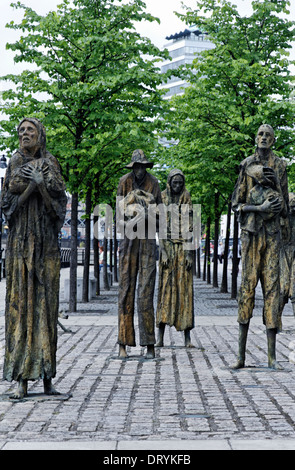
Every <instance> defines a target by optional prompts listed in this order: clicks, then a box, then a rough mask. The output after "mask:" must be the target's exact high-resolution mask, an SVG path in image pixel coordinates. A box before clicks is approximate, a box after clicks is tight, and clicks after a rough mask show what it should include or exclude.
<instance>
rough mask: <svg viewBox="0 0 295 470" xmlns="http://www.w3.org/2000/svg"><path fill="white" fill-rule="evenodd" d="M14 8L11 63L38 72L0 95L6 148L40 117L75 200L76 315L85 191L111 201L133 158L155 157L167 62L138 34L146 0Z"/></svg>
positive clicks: (1, 139)
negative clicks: (22, 123) (19, 13)
mask: <svg viewBox="0 0 295 470" xmlns="http://www.w3.org/2000/svg"><path fill="white" fill-rule="evenodd" d="M72 4H73V6H71V5H72ZM13 6H14V7H15V8H19V9H23V11H24V18H23V20H22V21H21V23H20V24H15V23H14V22H13V21H11V22H10V23H9V24H8V27H9V28H11V29H14V30H17V31H19V32H20V33H22V35H21V37H20V39H19V40H18V41H16V42H15V43H14V44H8V45H7V47H8V48H9V49H11V50H13V51H15V53H16V55H15V59H14V60H15V62H25V63H30V64H33V66H34V67H33V70H25V71H24V72H23V73H21V74H20V75H17V76H16V75H8V76H6V77H2V78H3V79H5V80H8V81H10V82H12V83H13V85H14V86H13V88H11V89H9V90H7V91H5V92H3V94H2V105H1V108H0V109H1V111H2V113H4V114H5V115H7V119H3V120H2V121H1V130H2V133H1V136H0V146H1V147H2V148H8V149H10V150H13V149H14V148H15V147H16V132H15V128H16V125H17V123H18V122H19V120H20V118H22V117H24V116H27V115H35V116H37V117H39V118H40V119H41V120H42V121H43V122H44V124H45V126H46V128H47V130H48V142H49V145H48V147H49V150H50V151H51V152H52V153H53V154H54V155H56V156H57V157H58V158H59V161H60V163H61V164H62V168H63V174H64V176H65V179H66V181H67V185H68V189H69V191H70V192H71V193H72V257H71V258H72V265H71V296H70V297H71V302H70V308H71V310H75V309H76V300H75V299H76V287H75V286H76V282H75V280H76V270H77V267H76V265H75V259H76V250H77V247H76V239H77V205H78V200H79V199H81V198H83V197H84V196H85V195H86V193H87V191H89V188H90V190H91V203H92V206H93V205H94V204H97V203H98V202H99V201H98V200H97V195H98V193H99V194H100V195H102V194H103V193H104V195H105V197H106V198H107V197H109V196H110V194H113V192H114V187H115V183H116V182H117V180H118V177H119V176H120V171H122V167H124V163H125V162H126V160H127V159H128V160H129V158H130V154H131V151H132V150H133V149H134V148H136V147H138V146H141V147H143V148H144V149H145V151H146V152H147V153H149V152H150V151H152V149H153V148H154V146H155V144H156V139H155V136H154V134H153V131H154V126H155V124H154V118H156V117H157V116H158V115H159V113H162V112H163V111H164V109H165V104H164V103H163V100H162V96H161V92H160V91H159V90H158V89H157V86H158V85H159V84H160V82H161V80H162V77H161V75H160V73H159V69H158V64H157V62H158V61H159V60H161V59H163V58H164V57H165V58H167V55H168V53H167V51H164V52H161V51H160V50H159V49H158V48H156V47H155V46H154V45H153V44H152V43H151V41H150V40H149V39H147V38H143V37H141V36H140V34H139V33H137V32H136V31H135V26H134V23H135V22H140V21H142V20H146V21H150V22H153V21H155V20H156V18H154V17H153V16H152V15H150V14H148V13H146V12H145V3H144V2H143V1H141V0H132V1H130V2H129V3H126V2H124V3H123V2H122V0H118V1H115V0H74V1H73V2H70V1H69V0H63V2H62V3H61V5H59V6H58V7H57V11H52V12H50V13H48V14H47V15H45V16H41V15H39V14H37V13H36V12H35V11H34V10H32V9H31V8H28V7H26V6H25V5H22V4H21V3H20V2H18V3H16V4H13ZM157 21H158V20H157ZM101 182H104V183H105V186H104V188H101V185H100V183H101ZM108 202H109V201H108Z"/></svg>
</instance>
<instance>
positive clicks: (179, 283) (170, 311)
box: [156, 172, 194, 331]
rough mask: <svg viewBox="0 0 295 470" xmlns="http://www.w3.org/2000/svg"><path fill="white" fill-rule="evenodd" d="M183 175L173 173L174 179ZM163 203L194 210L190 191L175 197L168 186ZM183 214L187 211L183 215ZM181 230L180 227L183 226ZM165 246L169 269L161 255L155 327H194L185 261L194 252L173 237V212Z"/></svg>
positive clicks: (190, 284)
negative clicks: (178, 175) (162, 325)
mask: <svg viewBox="0 0 295 470" xmlns="http://www.w3.org/2000/svg"><path fill="white" fill-rule="evenodd" d="M176 174H181V175H183V174H182V172H181V173H180V172H175V173H172V177H173V176H174V175H176ZM162 201H163V204H165V205H166V206H169V205H171V204H175V205H176V206H177V209H178V215H177V216H178V217H180V223H181V215H179V209H180V206H181V204H183V205H186V208H187V210H189V211H191V210H192V202H191V197H190V194H189V192H188V191H187V190H186V189H185V187H184V188H183V190H182V193H181V194H180V195H179V196H177V197H176V198H175V196H174V197H173V195H172V194H171V188H170V185H169V183H168V184H167V189H166V190H165V191H163V192H162ZM183 214H184V212H183ZM180 227H181V225H180ZM162 243H163V247H164V249H165V251H166V253H167V255H168V258H169V264H168V267H167V268H166V267H164V266H163V262H162V252H160V259H159V284H158V302H157V316H156V324H157V326H158V327H159V325H160V323H164V324H166V325H169V326H174V327H175V328H176V330H177V331H184V330H187V329H189V330H190V329H192V328H194V296H193V271H192V269H187V268H186V264H185V261H186V258H187V257H189V256H191V253H190V252H188V251H187V250H185V249H184V243H185V240H184V239H183V238H182V237H181V236H179V237H178V238H176V239H174V238H172V237H171V212H169V211H168V212H167V240H162Z"/></svg>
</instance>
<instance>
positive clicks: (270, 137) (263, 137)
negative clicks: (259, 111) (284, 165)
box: [256, 126, 275, 150]
mask: <svg viewBox="0 0 295 470" xmlns="http://www.w3.org/2000/svg"><path fill="white" fill-rule="evenodd" d="M274 140H275V138H274V133H273V131H272V129H271V128H270V127H268V126H260V127H259V129H258V133H257V137H256V143H257V147H258V148H259V149H265V150H269V149H270V148H271V146H272V145H273V143H274Z"/></svg>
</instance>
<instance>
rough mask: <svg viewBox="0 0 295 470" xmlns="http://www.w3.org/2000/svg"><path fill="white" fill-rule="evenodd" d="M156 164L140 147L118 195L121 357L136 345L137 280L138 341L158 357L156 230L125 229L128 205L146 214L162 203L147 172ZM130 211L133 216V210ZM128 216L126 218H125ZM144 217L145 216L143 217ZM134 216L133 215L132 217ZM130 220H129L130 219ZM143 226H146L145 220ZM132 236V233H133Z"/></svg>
mask: <svg viewBox="0 0 295 470" xmlns="http://www.w3.org/2000/svg"><path fill="white" fill-rule="evenodd" d="M152 167H153V163H152V162H150V161H148V160H147V158H146V156H145V154H144V152H143V151H142V150H140V149H137V150H135V151H134V152H133V154H132V159H131V162H130V163H129V164H128V165H126V168H130V169H132V171H131V172H130V173H127V174H126V175H124V176H123V177H122V178H121V179H120V182H119V186H118V192H117V196H118V197H120V199H121V201H120V204H118V206H117V210H118V212H119V213H120V212H121V211H122V207H123V208H124V214H123V216H122V217H121V216H120V220H121V221H123V229H124V237H123V239H122V240H121V242H120V252H119V253H120V254H119V300H118V315H119V332H118V343H119V345H120V347H119V357H121V358H126V357H127V353H126V346H135V345H136V342H135V330H134V300H135V289H136V281H137V278H138V286H137V290H138V293H137V312H138V317H139V322H138V324H139V342H140V345H141V346H147V356H146V357H147V358H148V359H153V358H154V356H155V352H154V344H155V331H154V305H153V298H154V288H155V279H156V239H155V235H156V233H152V234H151V233H147V232H145V231H144V234H143V237H139V236H136V237H133V236H132V237H130V236H128V230H127V229H126V230H125V228H126V226H127V225H126V224H127V221H126V219H127V216H126V214H127V213H126V211H125V208H126V206H130V205H134V204H135V205H138V206H141V207H142V208H143V209H144V210H143V211H142V212H143V214H146V213H147V209H148V207H149V206H150V205H151V204H155V205H157V204H160V203H161V202H162V198H161V190H160V186H159V183H158V180H157V178H155V177H154V176H153V175H151V174H150V173H148V172H147V168H152ZM128 213H131V217H132V216H133V214H132V210H131V211H130V210H129V212H128ZM125 216H126V217H125ZM144 217H145V216H144ZM134 219H135V217H134V218H133V220H134ZM129 221H130V220H129ZM143 226H144V227H145V221H144V224H143ZM132 235H133V233H132Z"/></svg>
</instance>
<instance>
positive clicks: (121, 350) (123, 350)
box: [119, 344, 128, 359]
mask: <svg viewBox="0 0 295 470" xmlns="http://www.w3.org/2000/svg"><path fill="white" fill-rule="evenodd" d="M119 357H120V358H121V359H124V358H125V357H128V356H127V352H126V346H124V345H123V344H120V346H119Z"/></svg>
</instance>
